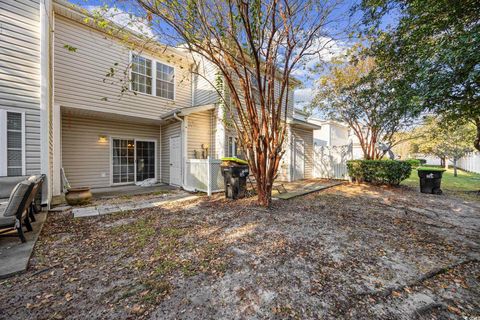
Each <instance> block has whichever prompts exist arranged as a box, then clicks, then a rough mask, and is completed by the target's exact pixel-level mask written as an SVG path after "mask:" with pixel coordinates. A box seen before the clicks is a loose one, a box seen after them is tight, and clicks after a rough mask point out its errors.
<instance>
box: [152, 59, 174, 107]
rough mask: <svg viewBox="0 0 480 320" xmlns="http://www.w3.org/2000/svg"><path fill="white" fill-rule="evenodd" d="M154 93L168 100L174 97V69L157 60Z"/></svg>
mask: <svg viewBox="0 0 480 320" xmlns="http://www.w3.org/2000/svg"><path fill="white" fill-rule="evenodd" d="M156 75H157V78H156V87H157V88H156V95H157V97H163V98H167V99H170V100H173V98H174V89H175V82H174V81H175V69H173V67H171V66H167V65H166V64H163V63H161V62H157V74H156Z"/></svg>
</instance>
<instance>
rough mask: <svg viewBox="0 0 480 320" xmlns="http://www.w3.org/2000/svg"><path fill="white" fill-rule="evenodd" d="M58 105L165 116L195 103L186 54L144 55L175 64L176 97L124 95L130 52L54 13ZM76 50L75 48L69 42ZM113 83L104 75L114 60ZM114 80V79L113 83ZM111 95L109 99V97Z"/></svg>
mask: <svg viewBox="0 0 480 320" xmlns="http://www.w3.org/2000/svg"><path fill="white" fill-rule="evenodd" d="M55 28H56V30H55V103H58V104H60V105H62V106H65V107H75V108H83V109H88V110H94V111H101V112H112V113H118V114H123V115H131V116H136V117H144V118H150V119H152V118H153V119H160V115H163V114H165V113H167V112H169V111H172V110H174V109H177V108H184V107H189V106H191V77H190V71H189V62H187V60H186V58H184V57H181V56H178V55H173V54H160V53H159V54H152V53H150V54H149V53H145V55H146V57H148V58H150V55H153V56H155V59H157V60H158V61H159V62H163V63H166V64H168V65H172V66H173V67H174V68H175V99H174V100H169V99H165V98H162V97H157V96H153V95H147V94H142V93H138V94H137V95H134V94H133V92H130V91H128V92H126V93H124V94H123V95H122V94H121V85H119V80H125V78H124V75H123V72H124V71H128V64H129V57H130V51H129V49H128V48H127V47H126V46H124V45H123V44H122V43H120V42H119V40H114V39H110V38H108V37H107V36H106V35H105V34H103V33H102V32H100V31H97V30H95V29H93V28H91V27H88V26H86V25H83V24H81V23H79V22H76V21H73V20H69V19H67V18H65V17H63V16H60V15H59V14H56V16H55ZM65 45H68V46H71V47H74V48H76V52H70V51H69V50H67V49H65V48H64V46H65ZM115 63H118V67H116V76H115V77H114V81H111V80H107V81H105V82H104V79H105V78H106V77H105V75H106V74H107V72H108V71H109V69H110V68H112V67H114V64H115ZM112 82H114V83H113V84H112ZM105 99H106V101H105Z"/></svg>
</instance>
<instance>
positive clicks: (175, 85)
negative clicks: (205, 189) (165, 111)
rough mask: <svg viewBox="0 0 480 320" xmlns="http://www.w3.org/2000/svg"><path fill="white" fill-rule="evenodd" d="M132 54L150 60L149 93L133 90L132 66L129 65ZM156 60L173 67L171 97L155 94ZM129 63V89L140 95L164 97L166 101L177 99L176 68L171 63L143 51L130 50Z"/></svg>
mask: <svg viewBox="0 0 480 320" xmlns="http://www.w3.org/2000/svg"><path fill="white" fill-rule="evenodd" d="M133 55H137V56H140V57H142V58H145V59H148V60H151V61H152V93H151V94H149V93H144V92H140V91H134V90H133V89H132V68H131V66H132V61H133ZM157 62H158V63H161V64H164V65H166V66H169V67H172V68H173V99H169V98H165V97H161V96H157ZM129 63H130V68H128V69H129V70H128V80H129V81H128V88H129V90H130V91H132V92H135V93H137V94H141V95H146V96H152V97H156V98H160V99H165V100H168V101H176V99H177V69H176V68H175V66H174V65H173V64H171V63H167V62H165V61H163V60H159V59H156V58H153V57H152V56H150V55H147V54H143V53H142V54H139V53H135V52H133V51H130V54H129Z"/></svg>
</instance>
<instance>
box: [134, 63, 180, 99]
mask: <svg viewBox="0 0 480 320" xmlns="http://www.w3.org/2000/svg"><path fill="white" fill-rule="evenodd" d="M131 80H132V81H131V89H132V90H133V91H136V92H141V93H145V94H151V95H155V96H157V97H162V98H166V99H170V100H174V99H175V69H174V68H173V67H171V66H169V65H166V64H164V63H161V62H158V61H155V60H152V59H148V58H145V57H142V56H139V55H135V54H133V55H132V71H131Z"/></svg>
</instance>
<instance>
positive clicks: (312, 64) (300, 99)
mask: <svg viewBox="0 0 480 320" xmlns="http://www.w3.org/2000/svg"><path fill="white" fill-rule="evenodd" d="M348 48H349V44H348V43H346V42H342V41H338V40H334V39H332V38H327V37H322V38H319V39H317V40H316V41H315V43H314V44H313V45H312V47H311V48H310V50H309V52H311V53H312V55H311V56H307V57H305V59H304V61H303V63H302V64H300V65H299V66H298V67H297V69H296V70H294V71H293V72H292V75H293V76H294V77H296V78H298V79H299V80H301V81H302V82H303V83H304V85H305V87H304V88H301V89H297V90H295V92H294V103H295V107H296V108H299V109H302V108H303V107H304V106H307V105H309V104H310V102H311V101H312V99H313V97H314V96H315V80H316V79H317V78H318V77H319V76H320V72H319V71H321V70H319V67H321V66H322V65H324V64H328V63H330V62H331V61H332V59H333V58H334V57H337V56H340V55H342V54H345V52H346V51H347V49H348Z"/></svg>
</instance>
